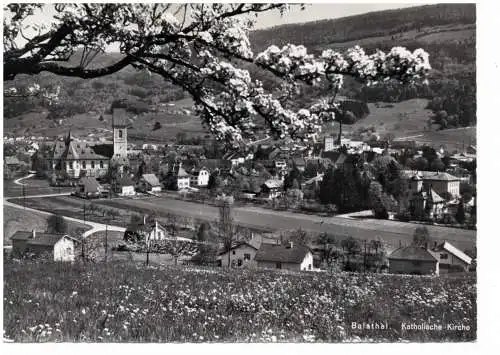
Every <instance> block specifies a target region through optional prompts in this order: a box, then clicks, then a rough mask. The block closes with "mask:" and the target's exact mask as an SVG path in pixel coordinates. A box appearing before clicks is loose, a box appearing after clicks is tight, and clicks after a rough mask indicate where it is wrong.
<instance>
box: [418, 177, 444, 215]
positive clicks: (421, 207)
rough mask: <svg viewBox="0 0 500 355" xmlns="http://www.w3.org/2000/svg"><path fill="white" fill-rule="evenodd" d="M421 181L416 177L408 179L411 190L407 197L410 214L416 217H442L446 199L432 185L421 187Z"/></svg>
mask: <svg viewBox="0 0 500 355" xmlns="http://www.w3.org/2000/svg"><path fill="white" fill-rule="evenodd" d="M421 183H422V180H421V179H419V178H418V177H414V178H412V179H411V180H410V185H411V190H410V193H409V198H408V204H409V212H410V214H411V215H412V217H414V218H417V219H420V218H422V217H430V218H439V217H442V216H443V214H445V213H446V212H447V209H446V200H445V199H444V198H442V197H441V196H440V195H439V194H438V193H437V192H436V191H434V189H433V188H432V187H430V186H428V187H427V188H425V187H422V184H421ZM414 189H415V190H414ZM418 189H419V190H418Z"/></svg>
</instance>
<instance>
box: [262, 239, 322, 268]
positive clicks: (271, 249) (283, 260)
mask: <svg viewBox="0 0 500 355" xmlns="http://www.w3.org/2000/svg"><path fill="white" fill-rule="evenodd" d="M255 261H256V262H257V266H258V267H262V268H268V269H286V270H296V271H303V270H307V271H311V270H313V269H314V266H313V255H312V252H311V250H310V249H309V248H308V247H306V246H302V245H294V243H293V242H288V243H286V244H285V245H281V244H264V243H263V244H261V245H260V248H259V251H258V252H257V254H256V255H255Z"/></svg>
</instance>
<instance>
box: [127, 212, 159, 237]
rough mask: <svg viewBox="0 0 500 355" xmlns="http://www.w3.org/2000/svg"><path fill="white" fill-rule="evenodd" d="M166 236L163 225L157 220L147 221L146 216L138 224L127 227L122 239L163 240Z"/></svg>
mask: <svg viewBox="0 0 500 355" xmlns="http://www.w3.org/2000/svg"><path fill="white" fill-rule="evenodd" d="M167 237H168V233H167V229H166V228H165V227H163V226H162V225H161V224H160V223H158V221H157V220H154V221H147V220H146V216H144V218H143V220H142V221H141V223H139V224H135V225H130V226H128V227H127V230H126V231H125V234H124V235H123V239H124V240H144V238H146V239H145V240H163V239H165V238H167Z"/></svg>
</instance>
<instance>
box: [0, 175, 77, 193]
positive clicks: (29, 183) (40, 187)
mask: <svg viewBox="0 0 500 355" xmlns="http://www.w3.org/2000/svg"><path fill="white" fill-rule="evenodd" d="M21 182H22V183H25V184H26V185H25V186H24V193H25V194H26V196H28V195H45V194H57V193H64V192H71V191H74V190H75V188H74V187H54V186H50V184H49V182H48V180H46V179H39V178H35V177H31V178H29V179H28V180H21ZM3 195H4V197H21V196H23V187H22V186H21V185H17V184H15V183H14V180H4V181H3Z"/></svg>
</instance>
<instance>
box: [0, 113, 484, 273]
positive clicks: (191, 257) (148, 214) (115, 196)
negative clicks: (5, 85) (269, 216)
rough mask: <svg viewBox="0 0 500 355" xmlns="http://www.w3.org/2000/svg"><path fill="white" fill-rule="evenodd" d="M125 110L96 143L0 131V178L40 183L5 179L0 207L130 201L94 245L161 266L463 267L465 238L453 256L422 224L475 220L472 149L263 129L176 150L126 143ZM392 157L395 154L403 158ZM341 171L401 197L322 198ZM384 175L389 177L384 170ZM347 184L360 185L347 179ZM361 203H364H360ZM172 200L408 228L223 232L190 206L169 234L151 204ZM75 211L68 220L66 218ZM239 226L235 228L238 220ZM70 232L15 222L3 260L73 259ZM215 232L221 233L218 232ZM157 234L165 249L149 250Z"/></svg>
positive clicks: (470, 263) (166, 220) (77, 242)
mask: <svg viewBox="0 0 500 355" xmlns="http://www.w3.org/2000/svg"><path fill="white" fill-rule="evenodd" d="M129 117H130V116H129V114H128V113H127V112H126V111H125V110H124V109H115V110H114V111H113V113H112V127H113V132H112V134H113V137H112V140H111V141H110V140H109V138H108V140H106V138H103V137H101V138H100V139H98V140H95V139H94V140H89V139H85V138H79V137H74V136H73V135H72V134H71V132H68V133H67V134H66V135H64V136H63V137H57V138H56V140H55V141H49V140H48V139H45V138H42V137H39V138H36V137H31V138H22V137H16V138H7V137H6V138H7V139H6V140H5V142H4V144H5V145H9V150H6V151H8V152H9V153H10V155H7V154H6V155H5V159H4V179H6V178H7V179H8V178H22V177H25V176H30V177H31V176H33V177H34V178H36V179H39V180H42V181H47V186H46V188H45V189H46V190H43V189H41V190H40V189H38V190H37V189H35V190H33V189H31V188H30V186H29V182H30V179H29V178H27V179H23V180H20V181H22V182H20V183H19V185H20V186H18V187H21V186H22V187H23V189H22V191H23V198H24V199H23V200H22V201H21V200H20V199H17V200H12V201H13V202H15V203H17V204H18V205H19V204H21V202H22V203H23V204H24V208H26V198H28V200H31V201H33V202H35V201H36V200H37V199H36V198H33V199H29V197H30V195H33V194H35V195H43V194H44V193H46V192H56V193H57V192H59V193H61V188H62V189H64V191H65V192H63V193H62V194H63V195H70V196H66V197H65V198H66V199H73V200H75V199H76V201H85V200H88V201H89V203H90V205H91V206H92V207H87V208H88V209H89V210H90V209H91V208H93V205H92V203H93V204H94V205H100V204H102V205H106V204H107V205H108V208H106V207H104V208H103V216H104V214H109V215H111V216H116V215H127V216H128V212H130V211H127V209H129V208H130V210H134V211H136V213H134V214H131V215H130V219H131V220H132V219H134V218H135V220H136V221H135V223H132V221H130V222H128V223H127V222H126V221H122V223H118V221H116V222H115V218H113V221H109V218H108V221H107V222H106V238H107V224H112V223H115V224H121V226H120V227H117V228H118V229H119V231H121V232H115V233H121V235H122V236H121V237H119V236H118V237H117V236H115V237H114V242H113V243H109V245H106V250H105V254H106V258H107V257H108V248H109V250H111V249H114V250H115V254H116V255H118V254H119V253H118V250H121V251H122V252H127V251H128V252H130V251H134V252H135V253H139V254H148V255H147V256H148V257H147V262H149V253H152V254H166V255H169V256H170V257H169V258H166V259H161V258H160V259H161V260H162V261H161V262H164V263H172V262H173V260H175V263H177V262H179V261H180V262H182V263H188V264H193V263H199V264H200V263H201V264H204V265H212V266H217V265H218V266H224V267H227V266H230V267H233V268H239V267H262V268H274V269H288V270H307V271H312V270H315V271H325V270H332V268H333V269H338V270H347V271H359V272H361V271H363V272H367V271H370V272H390V273H405V274H434V275H439V274H440V273H441V274H443V273H448V272H468V271H473V270H475V263H476V260H475V251H474V248H473V247H472V245H473V243H474V240H473V239H470V240H468V241H469V243H465V244H467V247H468V248H467V249H466V250H460V249H459V248H457V247H456V246H454V245H453V243H455V242H454V240H446V239H445V238H439V236H435V237H434V238H432V237H431V236H429V232H428V230H427V227H426V226H427V225H428V226H429V227H430V228H433V226H436V225H438V226H442V227H441V228H445V229H446V228H449V229H451V230H452V231H458V232H459V233H460V230H464V231H466V230H467V229H469V230H470V229H474V228H475V209H476V205H475V191H474V190H473V189H472V186H475V171H474V170H473V169H474V165H473V162H475V147H473V146H470V147H468V148H467V149H466V150H464V151H462V152H459V151H455V152H445V151H444V149H443V148H441V149H439V150H437V151H436V150H434V149H433V148H431V147H429V146H417V145H416V143H415V142H414V141H408V140H405V141H397V140H394V141H391V142H388V141H386V140H383V139H380V140H371V141H370V142H363V141H355V140H352V139H349V138H344V137H339V139H341V141H340V142H339V139H337V137H332V136H325V137H324V139H323V141H322V142H319V143H318V144H316V145H315V146H313V147H312V148H311V147H306V146H305V145H301V144H297V143H294V142H292V141H285V142H273V140H272V139H270V138H269V137H263V138H262V139H259V140H258V141H256V142H255V143H251V144H248V145H247V147H246V148H245V149H240V150H236V151H232V150H226V149H224V148H222V147H221V148H220V149H217V147H215V148H214V144H216V143H215V142H213V141H208V142H205V143H204V142H203V141H202V139H197V141H196V142H194V143H198V144H190V143H192V142H191V141H189V138H186V137H178V139H179V140H180V142H179V143H183V144H174V145H165V146H160V145H157V144H143V145H142V146H141V147H137V146H136V145H134V144H131V143H130V142H129V141H128V137H127V136H128V135H127V129H128V128H130V125H131V120H130V119H129ZM195 140H196V139H195ZM207 148H208V149H207ZM210 150H211V151H210ZM207 155H208V156H209V157H207ZM429 156H431V158H432V156H433V157H434V159H435V161H434V162H433V164H428V165H429V166H435V167H437V169H436V170H435V171H429V170H417V169H415V168H416V167H418V165H419V162H422V161H427V160H429ZM402 157H403V159H402ZM404 157H407V158H408V160H407V162H405V160H404ZM410 160H411V162H410ZM437 161H438V162H439V163H437ZM402 162H403V164H401V163H402ZM443 162H446V167H444V166H440V165H444V163H443ZM421 165H422V168H424V169H425V168H426V167H425V166H423V164H421ZM353 167H354V169H356V170H357V172H358V173H359V176H360V177H361V178H362V179H365V180H361V181H367V183H368V184H370V181H381V179H380V178H379V177H378V176H377V174H380V177H381V178H382V181H384V180H383V179H392V181H390V183H392V184H399V185H403V184H404V185H406V186H404V188H401V187H400V189H401V190H403V191H404V193H402V194H401V193H400V194H399V195H398V196H397V198H398V200H396V198H395V196H394V195H392V194H389V193H387V192H386V191H378V193H377V194H375V195H373V193H371V192H370V191H371V190H370V191H367V192H368V194H371V195H370V196H369V199H368V200H369V201H368V203H366V204H364V205H363V204H359V203H358V205H354V206H351V205H348V204H346V206H343V205H341V204H340V203H338V202H337V201H339V200H338V199H335V198H336V197H335V196H333V197H332V196H328V193H329V192H328V190H330V187H326V188H325V186H322V184H323V185H325V183H324V182H323V180H324V177H325V175H328V174H332V173H333V174H335V173H339V172H346V171H347V172H349V171H352V169H353ZM391 169H392V170H394V169H396V170H397V171H396V172H395V173H394V171H392V170H391ZM28 174H29V175H28ZM391 174H392V175H391ZM330 178H331V177H330ZM365 184H366V183H365ZM388 185H389V184H388ZM339 186H340V185H339ZM342 188H343V189H344V187H342ZM354 188H355V189H356V188H358V189H359V185H358V186H356V187H354ZM26 191H28V193H27V192H26ZM29 191H36V193H35V192H32V193H30V192H29ZM325 191H326V192H325ZM394 191H395V190H394ZM330 194H331V193H330ZM343 194H344V195H348V194H349V192H347V191H344V192H343ZM17 196H18V197H19V196H20V194H18V195H17ZM51 198H57V197H50V196H48V197H47V198H46V199H44V201H45V202H46V203H48V200H50V199H51ZM40 200H41V199H38V201H40ZM373 200H375V201H376V203H372V202H373ZM139 201H142V202H144V201H146V202H147V203H148V204H149V205H150V207H149V208H147V209H145V208H139V209H137V208H132V206H139V204H138V203H139ZM221 201H223V202H221ZM224 201H225V202H224ZM228 201H229V202H228ZM66 203H69V202H68V201H66ZM176 203H191V204H192V207H194V208H196V207H195V206H199V208H200V209H201V208H207V207H209V205H211V206H215V207H212V208H213V209H214V210H215V211H216V210H217V209H221V208H222V207H221V206H222V205H226V204H227V205H228V206H231V207H228V208H229V209H230V210H233V209H234V208H235V207H236V208H239V209H244V208H248V207H249V208H258V209H260V210H262V211H263V213H264V214H266V210H268V211H269V213H272V211H287V212H292V213H295V214H297V215H301V216H302V215H304V214H305V215H306V217H307V215H308V216H311V218H317V217H318V216H321V217H322V218H324V219H325V220H326V219H328V218H329V217H331V216H336V217H339V216H340V217H342V218H345V219H346V220H349V221H350V222H352V223H353V224H356V219H359V220H360V222H359V223H367V222H366V221H369V220H381V221H385V222H386V223H391V222H392V221H394V222H393V223H405V224H406V225H410V226H411V225H413V227H412V229H414V230H415V232H414V233H408V234H409V235H405V236H403V237H401V236H399V238H397V237H393V238H390V237H389V235H390V234H391V233H386V235H384V233H383V231H376V230H375V231H373V235H370V236H369V237H368V238H366V237H361V238H359V237H357V236H356V235H351V234H350V233H346V232H342V233H340V234H339V233H336V232H335V228H334V229H332V230H329V229H328V228H327V227H326V225H325V227H326V229H325V230H324V231H314V230H312V229H309V230H307V228H306V229H304V230H302V229H301V227H299V228H297V229H295V230H291V229H288V230H287V229H283V228H282V229H273V228H262V226H259V223H253V225H252V224H249V223H238V221H234V220H232V219H231V218H232V217H231V218H230V222H228V223H229V225H230V227H227V226H226V227H227V228H229V229H231V232H230V233H229V234H230V236H228V235H227V234H228V233H227V232H226V233H224V232H223V229H224V228H225V227H221V226H220V225H219V224H220V222H219V220H220V218H221V217H220V211H219V212H218V213H217V212H214V213H212V215H211V216H210V217H206V218H201V219H196V218H194V217H195V212H193V211H192V212H193V213H192V215H191V216H189V215H188V216H187V217H186V218H189V217H190V219H191V222H190V223H188V224H190V226H188V227H182V228H181V226H180V224H179V221H180V220H181V218H172V217H173V216H175V215H176V211H175V207H173V210H172V211H169V212H168V213H162V212H161V209H159V208H155V206H157V207H159V205H158V204H161V205H163V204H165V206H167V207H168V206H169V205H172V206H175V204H176ZM37 206H38V207H37ZM69 206H70V205H66V206H65V205H64V204H61V205H60V206H59V207H60V208H59V209H58V210H61V209H62V210H64V209H65V208H67V209H68V210H70V207H69ZM85 206H87V205H86V203H85V202H83V209H84V217H83V219H84V221H83V223H85V219H86V218H87V220H91V219H92V218H93V217H91V213H87V216H86V217H85V208H86V207H85ZM110 206H113V207H114V208H109V207H110ZM251 206H255V207H251ZM32 207H33V208H40V209H41V210H45V211H46V212H50V209H46V208H42V207H40V204H38V205H37V204H36V203H34V205H33V206H32ZM115 207H116V208H115ZM117 208H118V209H117ZM200 213H201V212H200ZM230 213H233V212H232V211H230ZM62 215H63V214H61V216H62ZM72 215H73V217H74V214H72ZM77 217H80V216H78V213H77ZM95 218H98V217H95ZM80 219H81V217H80ZM195 219H196V221H195ZM137 220H141V221H140V222H138V221H137ZM396 221H398V222H396ZM96 222H99V220H96ZM210 223H211V224H212V225H213V228H212V229H211V230H210V233H205V234H207V235H210V237H207V236H204V237H203V238H202V239H199V238H198V235H199V234H200V233H199V232H197V230H198V229H202V228H205V227H206V225H207V224H208V229H210ZM319 223H323V221H321V222H319ZM233 224H234V225H233ZM244 224H246V225H247V228H243V227H242V225H244ZM203 226H204V227H203ZM221 228H222V229H221ZM313 229H314V228H313ZM419 230H420V232H421V231H422V230H424V232H423V234H424V237H422V238H420V239H419V238H418V237H415V235H418V234H419V233H417V231H419ZM138 231H139V232H138ZM471 232H473V231H471ZM79 233H80V235H71V234H64V235H61V234H57V233H56V234H50V233H46V232H44V231H35V230H34V229H33V228H29V226H26V230H19V231H17V232H15V233H14V234H13V235H12V236H11V239H12V250H11V252H12V256H13V257H17V258H23V257H27V256H28V255H30V256H31V257H35V256H36V255H38V254H40V251H43V252H44V253H45V254H46V253H47V252H48V253H49V254H50V255H52V258H54V260H68V261H75V260H77V259H79V258H81V257H82V256H84V255H82V254H84V249H85V248H84V247H82V245H83V244H84V243H85V240H86V239H88V240H90V239H91V238H89V235H88V234H87V235H85V237H83V236H82V234H81V232H79ZM221 234H225V238H224V237H221ZM336 234H337V235H336ZM420 234H422V233H420ZM451 234H452V233H451ZM131 235H133V236H134V237H133V238H132V239H133V240H134V242H135V244H134V245H133V246H130V243H127V241H128V242H130V240H131V238H130V236H131ZM412 238H413V239H412ZM161 241H163V244H167V245H159V244H158V243H159V242H160V244H161ZM88 243H89V244H91V243H90V242H88ZM137 243H139V244H137ZM141 243H142V245H140V244H141ZM363 243H364V245H363ZM172 244H174V245H172ZM465 244H463V245H464V248H465ZM206 245H211V246H212V247H211V248H208V249H210V251H207V247H206ZM87 248H88V247H87ZM464 251H466V253H464ZM101 254H103V253H101ZM87 257H89V256H88V255H87Z"/></svg>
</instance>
